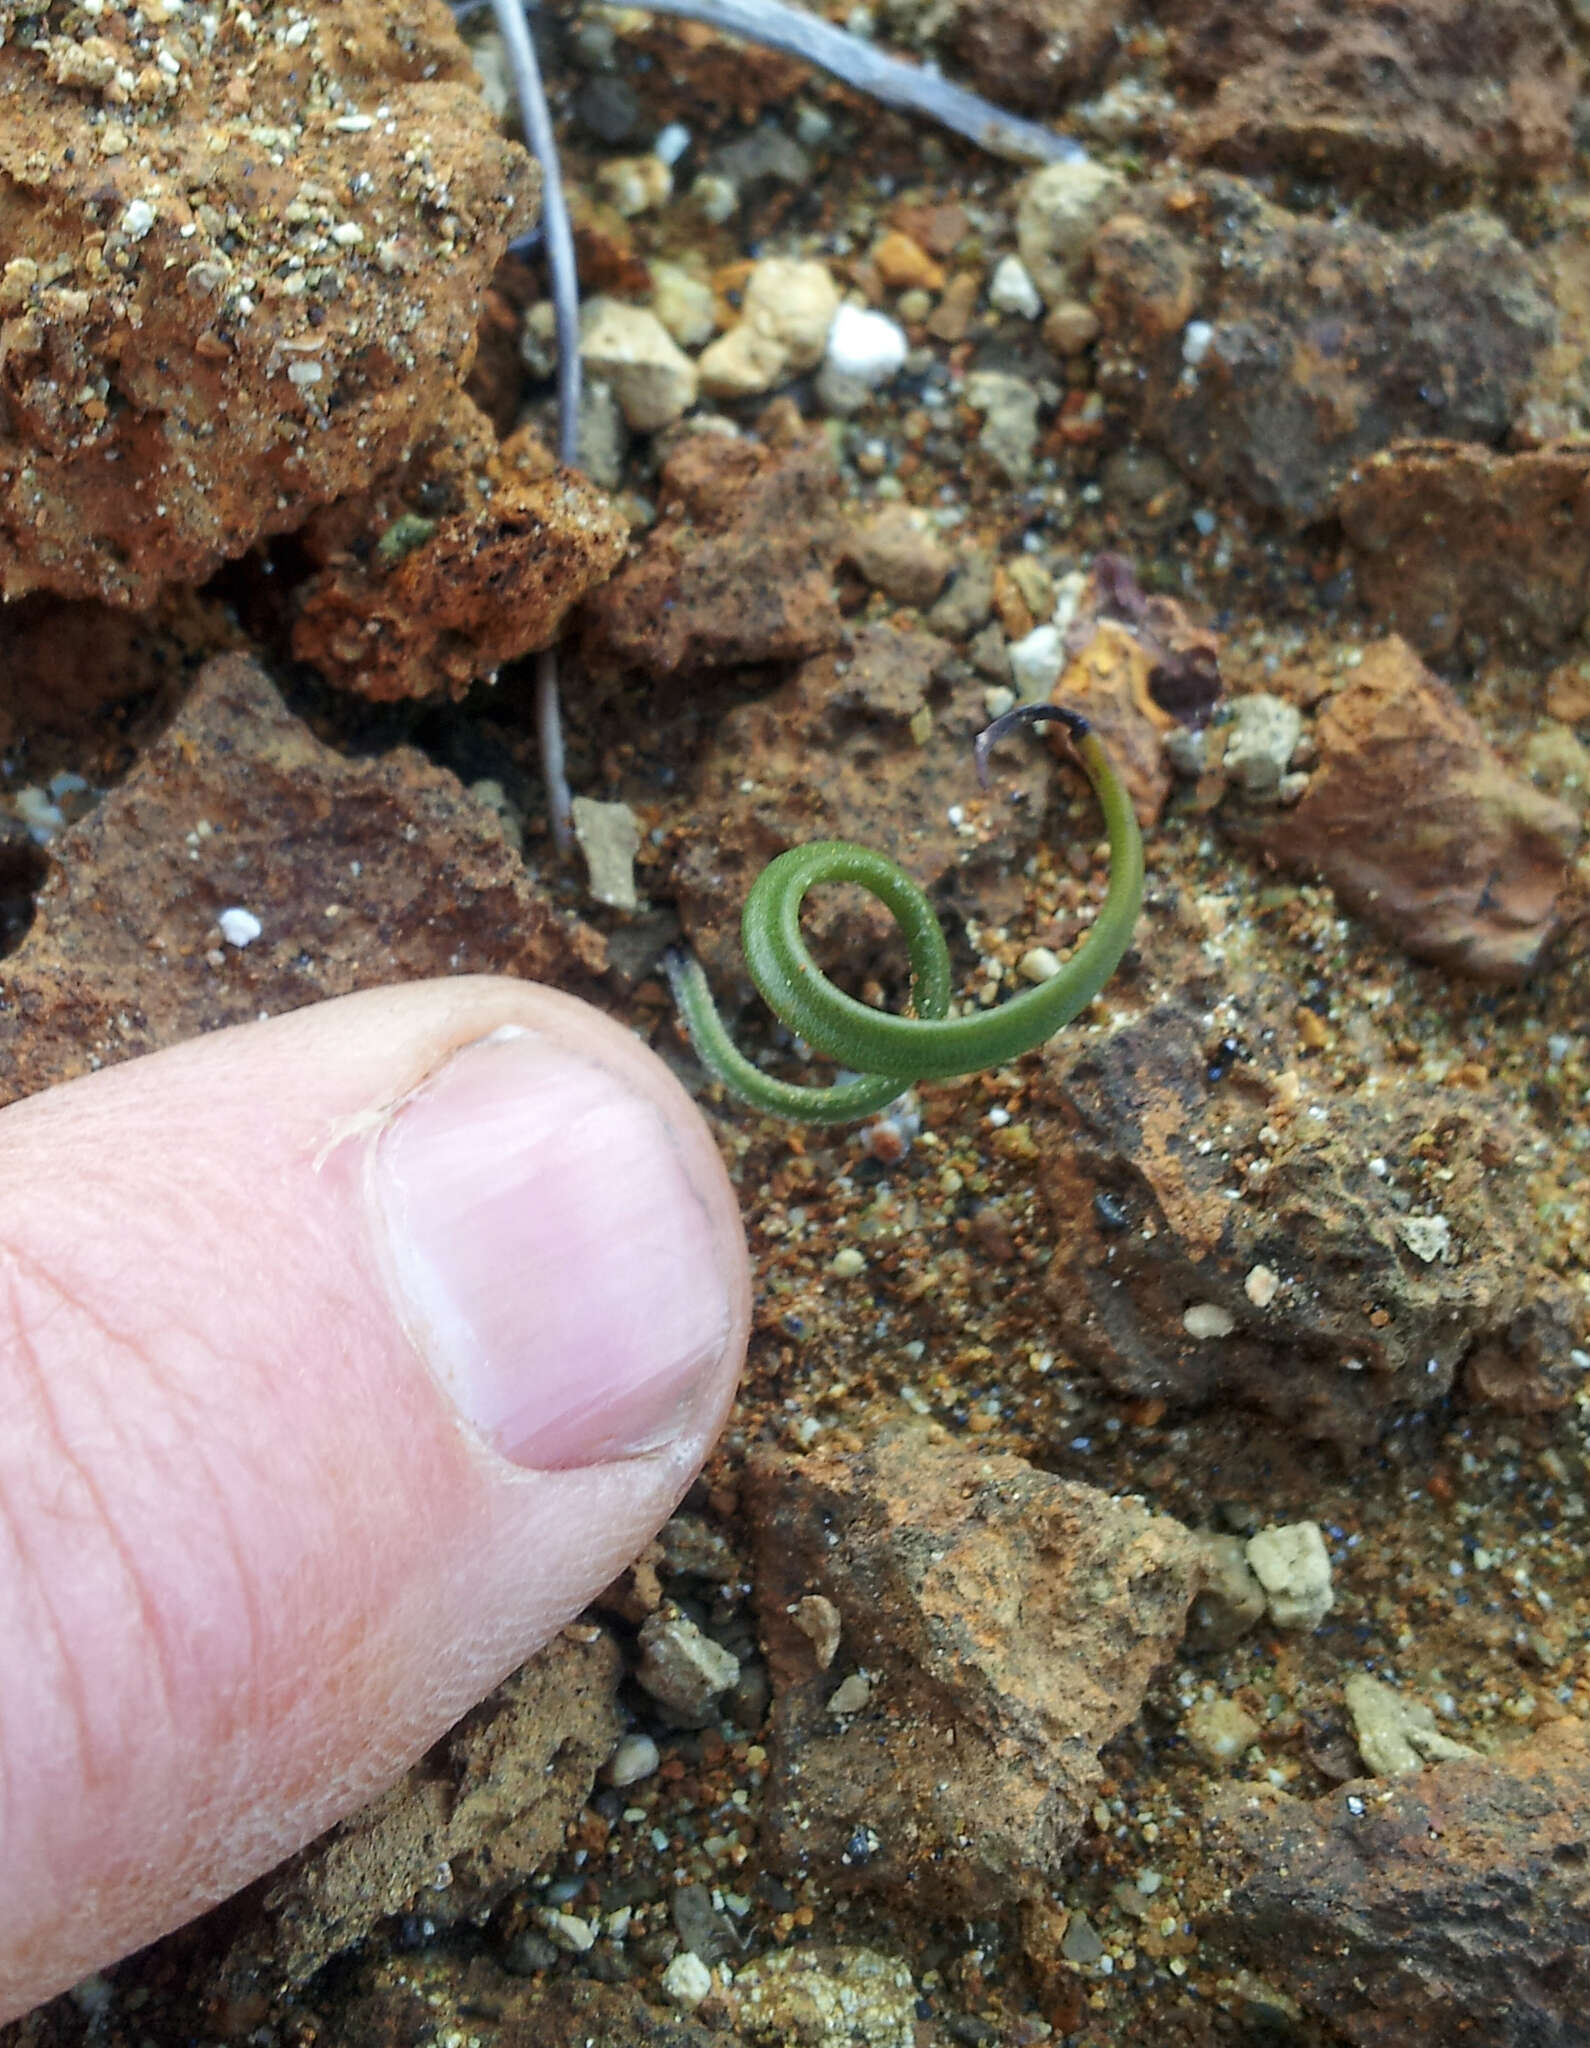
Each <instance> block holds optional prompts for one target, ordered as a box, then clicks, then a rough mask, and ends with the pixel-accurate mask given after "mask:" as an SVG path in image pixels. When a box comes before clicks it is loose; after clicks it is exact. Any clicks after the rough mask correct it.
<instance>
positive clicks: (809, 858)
mask: <svg viewBox="0 0 1590 2048" xmlns="http://www.w3.org/2000/svg"><path fill="white" fill-rule="evenodd" d="M1043 719H1055V720H1058V721H1059V722H1061V723H1063V724H1064V725H1065V726H1066V727H1067V728H1068V730H1069V732H1070V734H1071V739H1072V742H1073V744H1074V746H1075V748H1076V752H1077V757H1078V759H1079V760H1080V761H1081V763H1082V767H1083V769H1084V771H1085V773H1086V775H1087V778H1088V780H1089V781H1090V782H1091V783H1092V785H1093V789H1094V793H1095V794H1096V795H1097V797H1098V799H1099V803H1100V806H1101V808H1102V809H1103V812H1104V823H1105V829H1106V831H1107V832H1108V834H1109V841H1110V886H1109V889H1108V891H1107V892H1106V895H1105V899H1104V904H1103V907H1102V908H1101V910H1100V911H1099V914H1098V916H1097V918H1096V919H1095V920H1094V922H1093V926H1092V928H1091V930H1090V931H1089V933H1088V936H1087V938H1086V939H1085V940H1084V941H1083V943H1082V944H1081V946H1079V947H1078V949H1077V951H1076V952H1075V953H1074V954H1073V955H1072V956H1071V958H1070V959H1069V960H1068V961H1067V962H1066V964H1065V965H1064V967H1062V968H1061V970H1060V972H1059V973H1058V974H1056V975H1053V976H1051V978H1050V979H1049V980H1048V981H1046V982H1043V983H1041V984H1040V985H1039V986H1038V987H1036V988H1031V989H1027V990H1025V991H1024V992H1023V993H1022V994H1021V995H1019V996H1013V997H1012V998H1011V1000H1010V1001H1009V1002H1007V1003H1002V1004H1000V1005H999V1006H998V1008H996V1009H992V1010H983V1011H979V1012H978V1013H977V1014H976V1015H975V1016H970V1017H951V1016H949V1014H948V1011H949V1002H950V980H951V976H950V957H949V949H948V947H947V946H946V945H945V943H944V934H943V932H942V931H941V930H940V928H939V922H938V919H937V917H936V916H935V915H934V912H933V906H932V905H931V904H930V903H929V902H928V899H927V898H926V896H924V895H923V893H922V891H921V890H920V889H919V888H918V887H917V885H916V883H915V882H913V881H912V880H911V878H910V876H909V875H907V874H906V873H905V871H904V870H903V869H902V868H899V867H897V866H896V865H895V863H894V862H893V861H892V860H889V859H887V858H886V857H885V856H884V855H883V854H881V853H874V852H872V851H871V850H870V849H869V848H867V847H864V846H856V845H853V844H852V843H851V842H850V841H849V840H845V839H820V840H817V841H815V842H814V843H813V844H811V845H809V846H796V847H792V848H791V849H790V851H789V852H788V853H781V854H780V855H779V856H778V858H777V859H776V860H774V861H771V862H769V864H768V866H767V867H765V868H764V869H763V870H762V872H761V874H760V875H758V877H757V878H756V881H755V882H754V883H753V884H752V887H751V893H750V895H749V897H748V898H747V899H746V905H745V911H744V915H743V917H742V919H741V927H740V929H741V937H742V940H743V943H744V946H745V958H746V965H747V967H748V968H749V970H750V975H751V979H752V981H754V982H755V984H756V986H757V988H758V990H759V991H760V992H761V995H762V997H763V1000H764V1001H765V1002H766V1003H767V1004H768V1006H769V1008H770V1009H772V1010H773V1012H774V1013H775V1015H777V1016H778V1017H779V1018H780V1019H781V1020H782V1022H783V1023H784V1024H786V1025H787V1026H788V1027H789V1029H790V1030H791V1031H793V1032H795V1033H796V1034H797V1035H798V1036H799V1037H801V1038H803V1039H804V1040H805V1041H806V1042H807V1044H808V1045H810V1046H812V1047H813V1048H814V1049H815V1050H816V1051H818V1052H820V1053H824V1054H826V1055H827V1057H828V1058H829V1059H831V1060H834V1061H836V1062H837V1063H838V1064H839V1065H840V1066H841V1067H847V1068H850V1069H851V1070H852V1071H853V1073H854V1076H855V1078H853V1079H850V1080H842V1081H839V1082H836V1083H835V1084H834V1085H833V1086H832V1087H828V1088H807V1087H802V1086H800V1085H798V1084H797V1083H795V1082H791V1081H779V1080H775V1079H774V1078H773V1077H772V1076H771V1075H768V1074H764V1073H763V1072H762V1070H761V1069H760V1068H759V1067H755V1066H753V1065H752V1064H751V1062H750V1061H749V1060H748V1059H747V1058H746V1057H745V1055H744V1054H743V1053H742V1052H741V1051H740V1050H739V1048H738V1047H737V1046H736V1045H735V1043H734V1041H733V1040H732V1039H731V1038H730V1036H729V1033H728V1030H727V1028H726V1027H725V1025H724V1022H723V1019H722V1017H721V1016H720V1015H719V1013H718V1008H717V1005H716V1004H715V1003H714V1001H713V999H712V992H711V990H710V989H709V988H708V986H707V978H706V975H705V974H704V973H703V972H702V969H701V964H700V962H699V961H698V960H695V959H694V958H692V957H691V956H690V955H689V954H686V953H675V954H673V955H671V956H670V958H669V960H668V962H667V967H668V977H669V981H670V983H671V984H672V987H673V992H674V1000H675V1002H676V1003H677V1004H678V1006H679V1012H680V1015H681V1016H682V1017H683V1019H684V1022H685V1028H686V1029H687V1030H688V1031H689V1033H690V1039H691V1043H692V1044H693V1045H694V1047H695V1049H696V1053H697V1056H698V1057H699V1058H700V1060H701V1062H702V1064H703V1066H705V1067H706V1068H707V1069H708V1070H709V1072H711V1073H712V1074H714V1075H716V1077H717V1078H718V1080H720V1081H721V1082H722V1083H723V1084H724V1086H725V1087H727V1088H729V1089H731V1090H732V1091H733V1092H734V1093H735V1094H736V1095H738V1096H739V1097H740V1098H741V1100H742V1101H744V1102H747V1103H749V1104H750V1105H751V1107H752V1108H754V1109H762V1110H766V1111H768V1112H769V1114H771V1115H773V1116H782V1117H789V1118H791V1119H793V1120H795V1121H797V1122H801V1123H815V1124H842V1123H850V1122H852V1121H853V1120H854V1119H856V1118H858V1117H864V1116H871V1115H873V1114H875V1113H876V1112H877V1111H878V1110H880V1109H883V1108H885V1107H886V1106H887V1105H888V1104H889V1103H891V1102H892V1101H893V1100H894V1099H895V1097H896V1096H897V1095H900V1094H902V1093H903V1092H904V1091H905V1090H906V1089H907V1088H909V1087H911V1086H912V1084H913V1083H915V1082H917V1081H938V1080H946V1079H948V1078H949V1077H950V1076H951V1075H955V1074H973V1073H979V1072H981V1071H982V1070H983V1069H984V1068H986V1067H996V1066H1002V1065H1003V1064H1004V1063H1005V1062H1006V1061H1007V1060H1013V1059H1015V1058H1016V1057H1017V1056H1018V1055H1019V1054H1021V1053H1024V1052H1030V1051H1031V1050H1032V1048H1033V1047H1034V1046H1038V1045H1042V1044H1043V1042H1044V1040H1045V1039H1047V1038H1051V1037H1053V1035H1054V1034H1055V1032H1057V1031H1058V1030H1060V1028H1061V1027H1062V1026H1063V1025H1065V1024H1069V1023H1070V1021H1071V1019H1072V1018H1073V1017H1075V1016H1076V1015H1077V1013H1078V1012H1079V1011H1081V1010H1084V1009H1086V1008H1087V1006H1088V1004H1089V1003H1090V1002H1092V1000H1093V998H1094V997H1095V996H1096V995H1097V994H1098V992H1099V990H1100V989H1101V988H1103V986H1104V984H1105V983H1106V982H1107V981H1108V980H1109V978H1110V976H1111V975H1112V974H1113V973H1114V972H1115V970H1116V968H1117V967H1118V966H1119V965H1120V962H1121V957H1122V955H1123V954H1124V953H1125V952H1126V949H1127V947H1128V946H1129V945H1130V944H1131V942H1132V933H1133V930H1134V929H1135V927H1136V924H1137V915H1138V911H1139V908H1140V907H1141V904H1142V896H1143V841H1142V837H1141V835H1140V834H1139V832H1138V829H1137V819H1136V817H1135V816H1134V814H1133V811H1132V806H1131V802H1130V800H1129V798H1128V797H1127V795H1126V792H1125V790H1124V789H1123V788H1122V787H1121V784H1120V782H1119V781H1118V779H1117V777H1116V774H1115V771H1114V769H1113V768H1112V767H1111V766H1110V761H1109V756H1108V755H1107V754H1106V753H1105V751H1104V749H1103V747H1102V746H1101V745H1100V743H1099V739H1098V735H1097V734H1096V733H1095V732H1094V731H1093V730H1092V728H1091V727H1090V726H1089V724H1088V722H1087V720H1086V719H1085V718H1083V717H1081V716H1080V714H1079V713H1077V712H1074V711H1065V710H1062V709H1060V708H1059V707H1058V706H1053V705H1047V704H1037V705H1023V706H1021V707H1020V708H1018V709H1017V710H1015V711H1013V712H1010V713H1008V714H1007V715H1006V716H1005V717H1004V718H1001V719H998V720H996V721H995V723H994V724H993V725H991V726H990V727H989V728H988V730H987V731H986V732H985V733H983V734H982V736H981V737H980V738H979V740H978V743H977V754H978V766H979V769H980V770H981V769H982V767H983V765H984V763H985V761H986V758H987V753H988V749H989V747H990V746H992V745H993V743H994V742H995V741H996V740H998V739H1001V738H1003V737H1004V735H1005V734H1006V733H1007V732H1009V731H1010V730H1012V729H1013V727H1015V726H1017V725H1030V724H1036V723H1037V722H1039V721H1040V720H1043ZM822 882H854V883H856V884H857V885H858V886H859V887H861V888H863V889H865V890H866V891H867V893H868V894H869V895H870V896H873V897H875V898H876V900H877V901H878V902H880V903H881V904H882V905H883V906H884V908H885V909H886V910H887V911H889V913H890V914H891V916H892V917H893V918H894V920H895V922H896V924H898V926H899V927H900V931H901V935H902V936H903V938H904V939H905V943H906V950H907V952H908V953H909V954H910V958H911V1004H912V1008H913V1010H914V1011H915V1013H916V1014H915V1015H914V1016H910V1017H897V1016H893V1015H891V1014H889V1013H888V1012H886V1011H880V1010H872V1009H869V1008H868V1007H867V1005H866V1004H865V1003H860V1002H857V1001H856V999H855V997H854V996H848V995H846V994H845V993H844V991H843V990H842V989H838V988H835V986H834V984H833V983H832V982H831V981H830V980H828V978H827V976H826V975H824V974H823V973H822V972H821V970H820V969H819V968H818V966H817V963H816V962H815V961H814V960H813V959H812V956H811V954H810V952H809V951H808V950H807V946H806V942H805V940H804V939H803V938H802V936H801V928H800V914H801V904H802V903H803V901H804V900H805V897H806V894H807V891H808V890H810V889H814V888H816V887H817V885H818V884H819V883H822Z"/></svg>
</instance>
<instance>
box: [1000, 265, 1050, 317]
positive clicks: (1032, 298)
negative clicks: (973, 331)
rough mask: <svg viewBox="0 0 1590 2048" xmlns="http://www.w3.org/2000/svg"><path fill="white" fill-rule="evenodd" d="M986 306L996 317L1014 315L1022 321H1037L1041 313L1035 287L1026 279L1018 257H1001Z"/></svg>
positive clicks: (1025, 268)
mask: <svg viewBox="0 0 1590 2048" xmlns="http://www.w3.org/2000/svg"><path fill="white" fill-rule="evenodd" d="M988 303H989V304H990V305H991V306H992V307H993V308H994V311H995V312H996V313H1014V314H1016V315H1017V316H1018V317H1019V318H1020V319H1023V320H1036V319H1037V318H1038V316H1039V315H1040V314H1041V313H1042V311H1043V300H1042V299H1041V298H1040V297H1039V296H1038V287H1037V286H1036V285H1035V284H1034V283H1033V281H1032V279H1031V277H1030V276H1029V275H1028V272H1027V266H1026V264H1025V263H1023V262H1022V260H1021V258H1020V257H1019V256H1001V257H1000V259H999V261H998V262H997V263H996V264H995V265H994V274H993V276H992V278H990V280H989V284H988Z"/></svg>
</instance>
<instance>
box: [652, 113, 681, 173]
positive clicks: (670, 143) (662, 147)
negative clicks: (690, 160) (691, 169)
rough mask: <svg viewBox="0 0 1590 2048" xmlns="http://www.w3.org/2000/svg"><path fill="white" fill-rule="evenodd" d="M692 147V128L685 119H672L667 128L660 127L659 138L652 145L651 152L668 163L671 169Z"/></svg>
mask: <svg viewBox="0 0 1590 2048" xmlns="http://www.w3.org/2000/svg"><path fill="white" fill-rule="evenodd" d="M689 147H690V130H689V129H688V128H687V127H686V126H685V124H684V122H683V121H670V122H669V123H668V126H667V127H666V128H659V129H658V131H657V140H656V141H655V142H654V143H653V144H652V146H651V153H652V155H653V156H654V157H656V159H657V161H658V162H659V163H662V164H667V165H668V167H669V169H670V170H671V169H672V168H673V166H674V165H675V164H676V163H678V161H679V159H680V158H681V157H682V156H683V155H684V153H685V151H686V150H687V149H688V148H689Z"/></svg>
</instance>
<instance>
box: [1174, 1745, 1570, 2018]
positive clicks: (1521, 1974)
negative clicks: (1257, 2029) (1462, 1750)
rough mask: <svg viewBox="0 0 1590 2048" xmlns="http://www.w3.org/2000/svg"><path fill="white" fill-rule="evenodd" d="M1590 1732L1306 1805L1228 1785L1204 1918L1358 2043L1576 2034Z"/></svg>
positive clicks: (1215, 1933) (1213, 1933)
mask: <svg viewBox="0 0 1590 2048" xmlns="http://www.w3.org/2000/svg"><path fill="white" fill-rule="evenodd" d="M1587 1811H1590V1733H1587V1731H1586V1729H1585V1726H1584V1724H1583V1722H1580V1721H1574V1720H1565V1721H1557V1722H1553V1723H1552V1724H1551V1725H1550V1726H1549V1727H1547V1728H1545V1729H1543V1730H1542V1731H1541V1732H1540V1733H1539V1734H1538V1735H1536V1736H1535V1737H1533V1738H1532V1740H1530V1741H1529V1742H1528V1743H1526V1744H1524V1745H1522V1746H1520V1747H1519V1748H1517V1749H1513V1750H1510V1751H1508V1752H1506V1753H1504V1754H1503V1755H1500V1756H1496V1757H1476V1758H1474V1759H1472V1760H1463V1761H1454V1762H1451V1763H1443V1764H1439V1765H1437V1766H1435V1767H1434V1768H1433V1769H1430V1770H1425V1771H1419V1772H1417V1773H1415V1774H1414V1775H1412V1776H1410V1777H1406V1778H1397V1779H1391V1780H1386V1779H1360V1780H1357V1781H1354V1782H1352V1783H1349V1784H1345V1785H1342V1786H1339V1787H1338V1788H1337V1789H1336V1790H1335V1791H1333V1792H1331V1793H1330V1794H1329V1795H1328V1797H1326V1798H1324V1799H1320V1800H1316V1801H1313V1802H1309V1801H1305V1800H1301V1799H1292V1798H1288V1797H1286V1796H1284V1795H1280V1794H1275V1793H1271V1792H1269V1791H1268V1790H1262V1789H1258V1788H1255V1787H1253V1786H1248V1785H1245V1786H1241V1787H1236V1788H1233V1789H1232V1790H1230V1791H1228V1792H1225V1793H1223V1794H1222V1795H1220V1797H1219V1799H1218V1801H1217V1803H1216V1806H1215V1809H1214V1813H1213V1816H1212V1822H1211V1825H1210V1827H1209V1832H1208V1834H1207V1836H1206V1844H1207V1854H1208V1855H1209V1858H1210V1864H1211V1867H1210V1872H1209V1875H1210V1877H1211V1879H1212V1881H1213V1882H1214V1883H1215V1884H1218V1885H1221V1886H1226V1887H1229V1896H1228V1898H1227V1899H1226V1902H1225V1903H1224V1904H1223V1905H1221V1906H1219V1907H1218V1908H1216V1909H1215V1910H1214V1911H1213V1912H1212V1913H1211V1914H1210V1915H1209V1916H1208V1917H1207V1918H1206V1919H1205V1921H1204V1923H1203V1933H1204V1936H1205V1939H1206V1941H1207V1942H1209V1943H1210V1944H1211V1945H1214V1944H1218V1945H1220V1946H1222V1947H1225V1948H1227V1949H1229V1950H1232V1951H1235V1953H1236V1954H1237V1955H1239V1956H1240V1957H1241V1958H1242V1959H1243V1960H1244V1961H1245V1962H1247V1963H1248V1964H1249V1966H1250V1967H1251V1968H1252V1969H1254V1970H1255V1971H1256V1972H1257V1973H1258V1974H1259V1975H1260V1976H1261V1977H1263V1978H1264V1979H1266V1980H1267V1981H1268V1982H1270V1983H1272V1984H1275V1985H1278V1986H1279V1987H1280V1988H1281V1989H1282V1990H1283V1991H1285V1992H1287V1993H1288V1994H1290V1995H1291V1996H1292V1997H1293V1998H1295V1999H1296V2000H1297V2001H1298V2002H1299V2003H1300V2004H1301V2005H1302V2006H1303V2007H1304V2008H1305V2010H1307V2011H1308V2012H1309V2013H1311V2014H1313V2015H1315V2016H1316V2017H1318V2018H1321V2019H1324V2020H1327V2021H1328V2022H1329V2023H1330V2025H1331V2026H1332V2027H1333V2028H1335V2029H1339V2030H1340V2034H1341V2037H1342V2038H1343V2039H1345V2040H1347V2041H1350V2042H1352V2043H1354V2044H1355V2048H1407V2044H1409V2043H1411V2042H1426V2041H1428V2042H1431V2043H1435V2042H1442V2043H1446V2042H1461V2041H1472V2042H1475V2043H1479V2042H1482V2041H1483V2042H1486V2043H1489V2044H1493V2048H1526V2044H1527V2048H1574V2044H1577V2043H1580V2042H1582V2041H1583V2040H1584V2038H1585V2011H1586V2007H1587V2005H1590V1888H1587V1885H1586V1881H1585V1869H1586V1861H1587V1848H1586V1840H1585V1815H1586V1812H1587Z"/></svg>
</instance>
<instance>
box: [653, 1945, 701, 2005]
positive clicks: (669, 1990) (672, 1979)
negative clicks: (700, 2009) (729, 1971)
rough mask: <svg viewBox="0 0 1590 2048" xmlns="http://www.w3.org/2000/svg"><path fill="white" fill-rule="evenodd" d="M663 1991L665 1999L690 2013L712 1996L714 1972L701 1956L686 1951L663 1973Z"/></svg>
mask: <svg viewBox="0 0 1590 2048" xmlns="http://www.w3.org/2000/svg"><path fill="white" fill-rule="evenodd" d="M662 1989H663V1996H664V1998H666V1999H668V2000H670V2001H671V2003H673V2004H674V2005H679V2006H683V2007H685V2009H686V2010H687V2011H688V2010H689V2009H690V2008H691V2007H693V2006H697V2005H699V2004H700V2003H701V2001H702V2000H703V1999H704V1998H709V1997H710V1996H711V1995H712V1972H711V1970H709V1969H708V1967H707V1965H706V1964H705V1963H704V1962H703V1961H702V1960H701V1958H700V1957H699V1956H693V1955H692V1954H691V1953H690V1951H689V1949H684V1950H682V1951H681V1953H680V1954H678V1955H676V1956H675V1957H674V1959H673V1961H672V1962H671V1963H670V1964H669V1965H668V1967H667V1969H666V1970H664V1971H663V1973H662Z"/></svg>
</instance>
